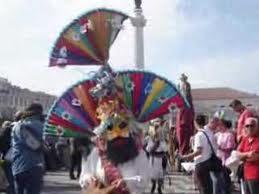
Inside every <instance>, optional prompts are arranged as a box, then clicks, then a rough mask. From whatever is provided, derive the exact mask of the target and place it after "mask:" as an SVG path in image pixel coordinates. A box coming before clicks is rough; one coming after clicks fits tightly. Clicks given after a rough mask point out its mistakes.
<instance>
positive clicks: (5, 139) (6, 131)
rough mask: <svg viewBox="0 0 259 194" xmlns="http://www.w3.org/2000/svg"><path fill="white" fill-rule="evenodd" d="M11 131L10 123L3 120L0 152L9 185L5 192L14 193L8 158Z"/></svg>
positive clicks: (0, 133) (0, 132)
mask: <svg viewBox="0 0 259 194" xmlns="http://www.w3.org/2000/svg"><path fill="white" fill-rule="evenodd" d="M11 132H12V125H11V122H10V121H5V122H3V124H2V128H1V130H0V154H2V159H3V161H4V162H3V170H4V172H5V175H6V177H7V180H8V183H9V186H8V188H7V194H13V193H14V180H13V174H12V167H11V161H10V160H9V157H10V154H11ZM0 159H1V158H0Z"/></svg>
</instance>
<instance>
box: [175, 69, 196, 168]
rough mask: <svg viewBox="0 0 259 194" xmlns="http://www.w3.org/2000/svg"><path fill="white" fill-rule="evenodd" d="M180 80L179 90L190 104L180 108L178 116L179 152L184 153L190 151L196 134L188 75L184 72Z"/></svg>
mask: <svg viewBox="0 0 259 194" xmlns="http://www.w3.org/2000/svg"><path fill="white" fill-rule="evenodd" d="M180 80H181V83H180V85H179V90H180V91H181V94H182V95H183V96H184V97H185V99H186V101H187V102H188V104H189V107H182V108H180V109H179V111H178V112H177V117H176V135H177V140H178V143H179V153H180V154H181V155H184V154H187V153H188V152H189V151H190V144H189V142H190V138H191V137H192V135H193V134H194V107H193V103H192V95H191V85H190V83H189V82H188V77H187V76H186V75H185V74H182V75H181V78H180ZM178 170H179V171H180V170H181V169H180V166H179V167H178Z"/></svg>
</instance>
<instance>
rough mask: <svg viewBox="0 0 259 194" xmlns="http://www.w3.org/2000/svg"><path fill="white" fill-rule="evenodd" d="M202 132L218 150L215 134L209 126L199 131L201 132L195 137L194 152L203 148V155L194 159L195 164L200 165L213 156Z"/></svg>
mask: <svg viewBox="0 0 259 194" xmlns="http://www.w3.org/2000/svg"><path fill="white" fill-rule="evenodd" d="M202 130H203V131H204V132H205V133H206V134H207V136H208V137H209V139H210V142H211V144H212V146H213V148H214V150H217V143H216V139H215V136H214V133H213V132H212V131H211V130H210V129H209V128H208V127H207V126H206V127H205V129H199V131H198V132H197V133H196V135H195V136H194V151H197V150H198V148H202V153H201V154H200V155H199V156H196V157H195V158H194V163H195V164H199V163H201V162H204V161H206V160H208V159H209V158H210V157H211V154H212V151H211V147H210V144H209V142H208V140H207V138H206V136H205V134H204V133H203V132H202Z"/></svg>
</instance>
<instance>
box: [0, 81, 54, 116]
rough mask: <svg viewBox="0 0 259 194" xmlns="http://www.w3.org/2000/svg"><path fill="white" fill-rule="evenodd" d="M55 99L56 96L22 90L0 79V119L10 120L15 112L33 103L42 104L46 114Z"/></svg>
mask: <svg viewBox="0 0 259 194" xmlns="http://www.w3.org/2000/svg"><path fill="white" fill-rule="evenodd" d="M55 99H56V96H53V95H49V94H46V93H43V92H34V91H30V90H28V89H22V88H20V87H18V86H14V85H12V84H11V83H10V82H9V81H8V80H7V79H5V78H1V77H0V118H11V117H12V116H13V114H14V113H15V112H16V111H18V110H24V109H25V108H26V107H27V106H29V105H30V104H31V103H33V102H38V103H40V104H42V106H43V108H44V112H45V113H47V112H48V110H49V108H50V107H51V106H52V104H53V102H54V101H55Z"/></svg>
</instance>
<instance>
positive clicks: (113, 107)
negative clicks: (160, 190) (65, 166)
mask: <svg viewBox="0 0 259 194" xmlns="http://www.w3.org/2000/svg"><path fill="white" fill-rule="evenodd" d="M128 18H129V17H128V16H127V15H126V14H124V13H121V12H118V11H114V10H110V9H96V10H93V11H90V12H87V13H86V14H84V15H82V16H81V17H79V18H77V19H76V20H74V21H73V22H72V23H71V24H69V25H68V26H67V27H66V28H65V29H64V30H63V32H62V33H61V34H60V36H59V37H58V39H57V41H56V43H55V45H54V47H53V50H52V53H51V56H50V66H61V67H65V66H68V65H84V66H89V65H99V66H101V67H100V69H99V70H98V71H96V72H95V73H94V74H92V75H91V76H90V75H89V77H87V78H85V79H83V80H81V81H79V82H78V83H76V84H74V85H72V86H71V87H70V88H69V89H68V90H67V91H65V92H64V93H63V94H62V95H61V96H60V97H59V98H58V99H57V100H56V102H55V103H54V105H53V106H52V108H51V110H50V111H49V114H48V117H47V120H46V123H45V135H55V136H62V137H87V138H89V139H90V140H91V141H92V142H93V144H94V148H93V149H92V150H91V152H90V155H89V156H88V157H87V158H84V159H83V162H82V172H81V176H80V181H79V182H80V185H81V186H82V187H83V188H84V189H85V190H88V189H89V188H90V187H92V186H93V182H94V183H96V182H98V183H99V184H98V185H101V187H109V186H110V185H112V184H114V183H115V182H116V183H118V184H116V187H115V188H113V191H112V193H113V194H139V193H141V192H142V191H143V190H144V188H145V187H147V186H148V184H149V183H150V181H151V178H150V177H151V172H152V168H151V167H150V166H149V165H148V164H149V162H148V159H147V157H146V155H145V154H144V152H143V149H142V148H143V147H142V141H143V136H142V133H143V124H145V123H146V122H149V121H150V120H152V119H156V118H158V117H161V116H163V115H165V114H168V113H170V111H173V110H174V109H175V108H180V107H187V106H188V105H187V104H186V102H185V100H184V98H183V97H182V96H181V94H180V92H179V91H178V89H177V87H176V86H175V85H174V84H172V83H170V82H169V81H168V80H166V79H165V78H163V77H160V76H158V75H156V74H154V73H150V72H145V71H121V72H117V71H114V70H113V69H112V68H111V67H110V65H109V64H108V59H109V49H110V47H111V45H112V44H113V43H114V41H115V39H116V37H117V36H118V34H119V32H120V30H121V28H122V25H123V22H124V21H125V20H126V19H128ZM121 63H123V61H121Z"/></svg>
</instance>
